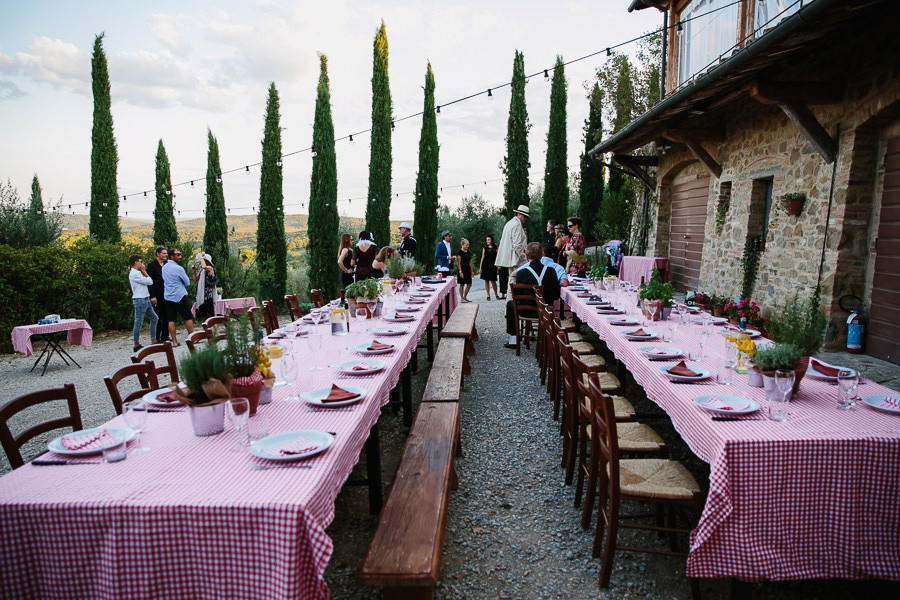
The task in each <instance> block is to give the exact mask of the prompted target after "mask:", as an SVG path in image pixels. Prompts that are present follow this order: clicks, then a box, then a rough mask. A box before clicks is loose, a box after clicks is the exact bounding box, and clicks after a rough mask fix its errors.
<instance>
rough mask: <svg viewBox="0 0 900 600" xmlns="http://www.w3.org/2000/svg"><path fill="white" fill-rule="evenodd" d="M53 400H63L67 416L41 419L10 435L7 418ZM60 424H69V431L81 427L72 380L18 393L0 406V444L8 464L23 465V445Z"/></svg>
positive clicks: (59, 426)
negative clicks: (22, 393)
mask: <svg viewBox="0 0 900 600" xmlns="http://www.w3.org/2000/svg"><path fill="white" fill-rule="evenodd" d="M54 400H65V401H66V403H67V404H68V407H69V416H68V417H62V418H59V419H53V420H50V421H44V422H43V423H38V424H37V425H32V426H31V427H29V428H28V429H26V430H25V431H23V432H22V433H20V434H19V435H17V436H16V435H13V433H12V431H11V430H10V428H9V420H10V419H11V418H12V417H13V416H15V415H16V414H18V413H20V412H21V411H23V410H25V409H27V408H30V407H32V406H36V405H38V404H44V403H45V402H53V401H54ZM62 427H71V428H72V431H80V430H81V429H83V427H82V425H81V411H80V410H79V408H78V396H77V395H76V394H75V386H74V385H73V384H71V383H67V384H66V385H64V386H62V387H60V388H53V389H49V390H42V391H40V392H32V393H30V394H25V395H24V396H19V397H18V398H15V399H13V400H10V401H9V402H7V403H6V404H4V405H3V406H2V407H0V445H2V446H3V451H4V452H6V457H7V458H8V459H9V464H10V466H11V467H12V468H13V469H17V468H19V467H21V466H22V465H24V464H25V461H24V460H22V453H21V448H22V446H24V445H25V444H26V443H27V442H28V441H30V440H32V439H34V438H35V437H37V436H39V435H41V434H42V433H46V432H48V431H53V430H54V429H60V428H62Z"/></svg>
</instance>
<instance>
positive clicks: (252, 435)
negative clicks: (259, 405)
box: [247, 411, 269, 446]
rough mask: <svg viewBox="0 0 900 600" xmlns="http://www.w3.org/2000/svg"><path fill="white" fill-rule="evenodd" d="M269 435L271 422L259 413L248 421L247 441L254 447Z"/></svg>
mask: <svg viewBox="0 0 900 600" xmlns="http://www.w3.org/2000/svg"><path fill="white" fill-rule="evenodd" d="M267 435H269V420H268V419H266V415H264V414H262V413H261V412H259V411H256V414H255V415H253V416H252V417H250V419H249V420H248V421H247V439H248V440H249V441H250V445H251V446H252V445H253V444H255V443H256V442H258V441H259V440H261V439H263V438H264V437H266V436H267Z"/></svg>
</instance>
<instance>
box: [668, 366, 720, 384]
mask: <svg viewBox="0 0 900 600" xmlns="http://www.w3.org/2000/svg"><path fill="white" fill-rule="evenodd" d="M671 368H672V367H660V368H659V372H660V373H662V374H663V375H665V376H666V377H668V378H669V379H671V380H672V381H700V380H701V379H706V378H708V377H712V371H710V370H709V369H704V368H703V367H690V366H689V367H688V368H689V369H691V370H692V371H695V372H697V373H699V375H697V376H695V377H690V376H687V375H672V374H671V373H669V369H671Z"/></svg>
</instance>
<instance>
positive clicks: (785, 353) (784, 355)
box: [753, 344, 802, 371]
mask: <svg viewBox="0 0 900 600" xmlns="http://www.w3.org/2000/svg"><path fill="white" fill-rule="evenodd" d="M801 354H802V352H801V350H800V348H798V347H797V346H795V345H794V344H775V345H774V346H773V347H772V348H768V349H766V350H760V351H759V352H757V353H756V354H755V355H754V356H753V364H754V365H756V368H757V369H759V370H760V371H776V370H778V369H793V368H794V365H796V364H797V361H798V360H800V355H801Z"/></svg>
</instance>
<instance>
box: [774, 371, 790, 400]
mask: <svg viewBox="0 0 900 600" xmlns="http://www.w3.org/2000/svg"><path fill="white" fill-rule="evenodd" d="M794 377H795V375H794V372H793V371H791V370H790V369H778V370H777V371H775V387H777V388H778V391H779V392H781V394H782V395H783V396H784V401H785V402H789V401H790V399H791V396H792V395H793V393H794Z"/></svg>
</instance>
